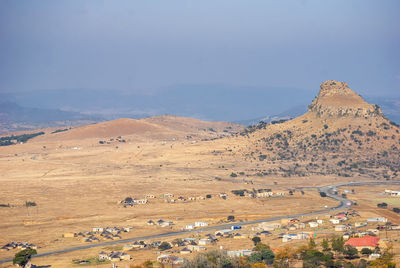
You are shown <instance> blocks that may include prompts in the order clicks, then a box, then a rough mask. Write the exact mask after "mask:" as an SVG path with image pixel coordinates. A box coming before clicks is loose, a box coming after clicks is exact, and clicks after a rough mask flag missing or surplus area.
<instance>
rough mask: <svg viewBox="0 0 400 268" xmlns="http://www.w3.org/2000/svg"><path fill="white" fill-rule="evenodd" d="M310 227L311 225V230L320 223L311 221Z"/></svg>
mask: <svg viewBox="0 0 400 268" xmlns="http://www.w3.org/2000/svg"><path fill="white" fill-rule="evenodd" d="M308 225H310V227H311V228H315V227H318V222H315V221H310V222H309V223H308Z"/></svg>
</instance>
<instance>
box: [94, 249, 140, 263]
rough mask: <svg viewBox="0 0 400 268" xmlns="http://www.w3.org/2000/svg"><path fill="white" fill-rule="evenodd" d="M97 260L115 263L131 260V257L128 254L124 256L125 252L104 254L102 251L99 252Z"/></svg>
mask: <svg viewBox="0 0 400 268" xmlns="http://www.w3.org/2000/svg"><path fill="white" fill-rule="evenodd" d="M98 258H99V260H109V261H112V262H116V261H123V260H128V261H129V260H131V259H132V257H131V255H129V254H126V253H125V252H119V251H115V252H114V251H111V252H110V253H106V252H104V251H102V252H100V253H99V255H98Z"/></svg>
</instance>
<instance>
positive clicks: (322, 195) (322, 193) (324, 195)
mask: <svg viewBox="0 0 400 268" xmlns="http://www.w3.org/2000/svg"><path fill="white" fill-rule="evenodd" d="M319 195H320V196H321V197H326V196H327V195H326V193H325V192H319Z"/></svg>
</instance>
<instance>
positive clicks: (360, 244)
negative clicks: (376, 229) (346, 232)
mask: <svg viewBox="0 0 400 268" xmlns="http://www.w3.org/2000/svg"><path fill="white" fill-rule="evenodd" d="M379 240H380V238H379V237H376V236H371V235H366V236H364V237H352V238H350V239H349V240H348V241H347V242H346V243H344V245H345V246H347V245H350V246H352V247H355V248H356V249H357V250H358V251H360V250H362V249H363V248H369V249H371V250H374V249H375V248H376V247H379Z"/></svg>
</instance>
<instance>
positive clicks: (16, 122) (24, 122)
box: [0, 102, 104, 133]
mask: <svg viewBox="0 0 400 268" xmlns="http://www.w3.org/2000/svg"><path fill="white" fill-rule="evenodd" d="M102 120H104V119H103V118H102V117H100V116H93V115H84V114H81V113H78V112H67V111H62V110H59V109H45V108H28V107H22V106H20V105H18V104H16V103H13V102H3V103H0V133H8V132H13V131H20V130H32V129H38V128H44V127H53V126H65V125H78V124H84V123H91V122H98V121H102Z"/></svg>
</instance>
